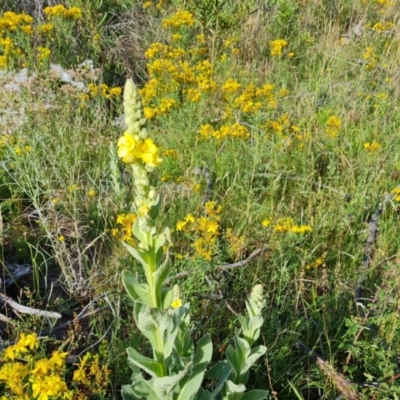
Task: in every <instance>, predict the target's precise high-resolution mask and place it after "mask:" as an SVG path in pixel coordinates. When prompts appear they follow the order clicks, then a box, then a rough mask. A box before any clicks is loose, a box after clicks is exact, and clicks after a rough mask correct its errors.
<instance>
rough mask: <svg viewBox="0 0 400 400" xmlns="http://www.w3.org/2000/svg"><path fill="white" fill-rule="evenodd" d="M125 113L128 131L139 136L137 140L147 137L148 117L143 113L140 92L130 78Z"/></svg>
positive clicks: (125, 90) (126, 87)
mask: <svg viewBox="0 0 400 400" xmlns="http://www.w3.org/2000/svg"><path fill="white" fill-rule="evenodd" d="M124 114H125V123H126V126H127V127H128V129H127V133H129V134H131V135H134V136H136V135H137V136H138V138H135V139H136V140H138V139H139V138H140V139H146V138H147V129H146V124H147V119H146V117H145V116H144V114H143V107H142V102H141V100H140V97H139V92H138V90H137V88H136V85H135V84H134V83H133V81H132V79H128V80H127V81H126V83H125V89H124Z"/></svg>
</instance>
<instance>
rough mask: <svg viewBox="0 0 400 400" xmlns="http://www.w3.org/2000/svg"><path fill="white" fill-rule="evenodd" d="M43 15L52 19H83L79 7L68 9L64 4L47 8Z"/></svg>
mask: <svg viewBox="0 0 400 400" xmlns="http://www.w3.org/2000/svg"><path fill="white" fill-rule="evenodd" d="M43 13H44V14H45V15H46V17H47V18H52V17H64V18H70V19H81V18H82V10H81V9H80V8H79V7H71V8H69V9H68V8H66V7H65V6H64V5H62V4H57V5H55V6H52V7H45V9H44V10H43Z"/></svg>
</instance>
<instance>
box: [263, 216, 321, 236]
mask: <svg viewBox="0 0 400 400" xmlns="http://www.w3.org/2000/svg"><path fill="white" fill-rule="evenodd" d="M271 223H272V220H271V219H265V220H264V221H262V223H261V224H262V226H263V227H264V228H267V227H269V226H270V225H271ZM272 228H273V230H274V231H275V232H277V233H285V232H292V233H306V232H312V230H313V229H312V227H311V226H310V225H296V224H295V223H294V221H293V219H292V218H290V217H286V218H279V219H278V221H277V222H276V224H274V225H272Z"/></svg>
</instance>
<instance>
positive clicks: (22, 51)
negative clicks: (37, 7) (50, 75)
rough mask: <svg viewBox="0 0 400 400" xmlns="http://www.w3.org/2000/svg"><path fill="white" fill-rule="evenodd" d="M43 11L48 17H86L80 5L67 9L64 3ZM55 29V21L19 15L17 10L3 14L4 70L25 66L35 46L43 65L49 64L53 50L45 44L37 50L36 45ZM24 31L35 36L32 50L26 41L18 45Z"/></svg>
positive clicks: (0, 46)
mask: <svg viewBox="0 0 400 400" xmlns="http://www.w3.org/2000/svg"><path fill="white" fill-rule="evenodd" d="M43 12H44V13H45V15H46V16H47V18H52V17H54V16H62V17H63V18H65V19H70V20H79V19H81V18H82V11H81V9H80V8H78V7H71V8H70V9H67V8H65V6H63V5H61V4H59V5H56V6H53V7H46V8H45V9H44V10H43ZM53 31H54V25H53V23H51V22H48V23H40V21H34V18H33V17H31V16H30V15H27V14H24V13H20V14H18V13H15V12H13V11H6V12H5V13H4V14H2V15H0V69H4V68H7V67H11V66H16V65H19V66H21V67H25V66H26V65H27V63H28V62H29V60H30V59H31V57H30V54H31V53H32V51H31V49H34V51H33V53H36V60H37V62H38V63H39V65H44V64H46V61H47V60H48V59H49V58H50V54H51V49H49V48H47V47H43V46H39V47H37V48H36V49H35V47H36V45H37V44H38V43H40V41H41V38H42V37H43V36H44V35H47V36H49V35H50V34H51V33H53ZM21 33H23V34H27V35H32V39H31V49H29V48H28V47H26V41H25V47H24V48H22V47H18V46H17V45H16V43H21V40H20V36H21ZM34 34H36V35H34Z"/></svg>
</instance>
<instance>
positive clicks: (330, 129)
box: [326, 115, 342, 137]
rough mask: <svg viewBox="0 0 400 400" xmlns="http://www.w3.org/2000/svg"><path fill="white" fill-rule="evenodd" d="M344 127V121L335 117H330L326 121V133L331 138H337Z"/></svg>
mask: <svg viewBox="0 0 400 400" xmlns="http://www.w3.org/2000/svg"><path fill="white" fill-rule="evenodd" d="M341 126H342V121H341V119H340V118H339V117H335V116H334V115H333V116H331V117H329V118H328V120H327V121H326V127H327V128H326V133H327V135H328V136H330V137H336V136H337V135H338V133H339V131H340V128H341Z"/></svg>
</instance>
